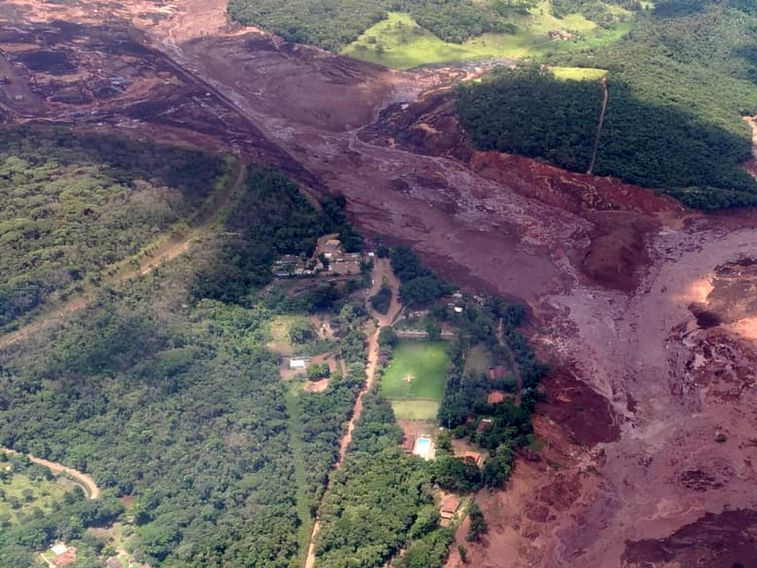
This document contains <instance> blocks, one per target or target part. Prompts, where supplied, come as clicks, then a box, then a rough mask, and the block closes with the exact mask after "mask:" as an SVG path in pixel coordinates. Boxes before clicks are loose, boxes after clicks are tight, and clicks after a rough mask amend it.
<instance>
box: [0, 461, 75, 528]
mask: <svg viewBox="0 0 757 568" xmlns="http://www.w3.org/2000/svg"><path fill="white" fill-rule="evenodd" d="M5 466H7V464H5V463H0V470H2V468H3V467H5ZM0 479H3V481H2V482H0V523H1V522H2V520H3V519H7V520H9V521H10V522H11V523H14V522H18V521H19V519H21V518H22V517H24V516H26V515H29V514H31V513H32V511H33V510H34V509H40V510H42V511H51V510H52V508H53V505H54V504H55V503H56V502H58V501H60V500H62V499H63V496H64V495H65V494H66V492H67V491H70V490H72V489H73V488H74V486H75V485H74V483H73V482H67V480H65V479H61V480H60V481H48V480H46V479H43V478H41V477H38V478H36V479H32V478H30V477H28V476H26V475H21V474H12V475H10V476H8V477H5V478H0Z"/></svg>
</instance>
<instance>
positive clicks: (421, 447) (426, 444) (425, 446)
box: [415, 438, 431, 452]
mask: <svg viewBox="0 0 757 568" xmlns="http://www.w3.org/2000/svg"><path fill="white" fill-rule="evenodd" d="M430 447H431V440H429V439H428V438H419V439H418V441H417V442H416V443H415V449H416V451H417V452H427V451H428V450H429V448H430Z"/></svg>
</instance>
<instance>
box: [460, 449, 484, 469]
mask: <svg viewBox="0 0 757 568" xmlns="http://www.w3.org/2000/svg"><path fill="white" fill-rule="evenodd" d="M463 459H464V460H466V461H471V462H473V463H475V464H476V465H477V466H478V467H481V464H483V463H484V458H483V457H482V456H481V454H480V453H478V452H465V453H464V454H463Z"/></svg>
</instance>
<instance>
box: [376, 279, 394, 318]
mask: <svg viewBox="0 0 757 568" xmlns="http://www.w3.org/2000/svg"><path fill="white" fill-rule="evenodd" d="M391 303H392V289H391V288H390V287H389V286H387V285H386V284H382V285H381V288H379V291H378V292H376V295H375V296H373V297H372V298H371V306H372V307H373V309H374V310H376V311H377V312H378V313H380V314H386V313H387V312H388V311H389V306H390V305H391Z"/></svg>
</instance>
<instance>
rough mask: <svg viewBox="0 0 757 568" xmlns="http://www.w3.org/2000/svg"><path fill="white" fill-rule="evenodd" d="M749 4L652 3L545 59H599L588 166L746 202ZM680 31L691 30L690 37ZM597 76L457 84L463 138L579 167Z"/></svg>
mask: <svg viewBox="0 0 757 568" xmlns="http://www.w3.org/2000/svg"><path fill="white" fill-rule="evenodd" d="M755 29H757V13H755V11H754V10H753V9H751V8H747V7H745V4H744V3H739V2H700V3H689V2H685V3H682V2H667V3H663V2H658V3H657V7H656V8H655V9H654V10H653V11H652V12H651V13H649V14H647V15H644V16H642V17H640V18H639V20H638V21H637V22H636V24H635V25H634V28H633V31H632V33H630V34H629V35H628V36H627V37H625V38H623V39H621V40H620V41H619V42H617V43H615V44H613V45H611V46H607V47H604V48H601V49H590V50H585V51H583V52H581V53H577V54H574V55H569V56H568V55H553V56H551V57H549V58H547V59H546V61H548V62H550V63H551V64H554V65H562V66H566V65H567V66H573V67H600V68H603V69H605V70H607V74H606V79H607V89H608V94H609V105H608V108H607V115H606V122H605V124H604V129H603V131H602V132H601V140H600V142H599V146H598V150H599V151H598V154H597V156H596V167H595V169H594V172H595V173H597V174H599V175H608V176H616V177H619V178H621V179H624V180H626V181H629V182H632V183H636V184H639V185H643V186H647V187H656V188H659V189H661V190H662V191H663V192H665V193H667V194H669V195H672V196H674V197H676V198H678V199H680V200H681V201H682V202H683V203H685V204H686V205H689V206H691V207H697V208H703V209H717V208H721V207H735V206H744V205H753V204H755V203H757V197H756V196H755V194H757V183H755V181H754V180H753V179H752V177H751V176H750V175H749V174H748V173H747V172H746V171H745V170H744V169H743V168H742V164H744V163H745V162H746V161H747V160H749V159H750V157H751V131H750V128H749V126H748V125H747V124H746V123H745V122H744V120H743V119H742V118H743V117H744V116H746V115H751V114H752V113H753V112H754V111H755V109H757V75H755V71H754V63H753V58H752V55H751V54H752V50H753V49H754V46H755V45H757V33H755ZM691 30H697V32H696V36H694V35H692V33H691ZM601 99H602V93H601V88H600V85H599V84H597V83H593V84H587V83H585V82H580V81H570V80H569V81H560V80H557V78H556V77H554V76H552V74H551V73H549V72H539V71H537V70H532V71H528V72H520V71H518V72H507V71H503V72H499V73H495V74H493V75H492V76H491V77H488V78H487V79H486V80H485V81H484V82H482V83H480V84H470V85H467V86H464V87H461V89H460V90H459V98H458V110H459V112H460V117H461V119H462V121H463V124H464V125H465V127H466V128H467V130H468V132H469V134H470V137H471V140H472V142H473V143H474V144H475V145H476V146H477V147H478V148H481V149H497V150H500V151H506V152H515V153H520V154H524V155H526V156H532V157H538V158H544V159H546V160H547V161H550V162H552V163H554V164H557V165H559V166H561V167H565V168H569V169H572V170H575V171H586V170H587V168H588V167H589V164H590V162H591V154H592V146H593V145H594V137H595V133H596V129H597V122H598V119H599V114H600V113H599V110H600V102H601Z"/></svg>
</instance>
